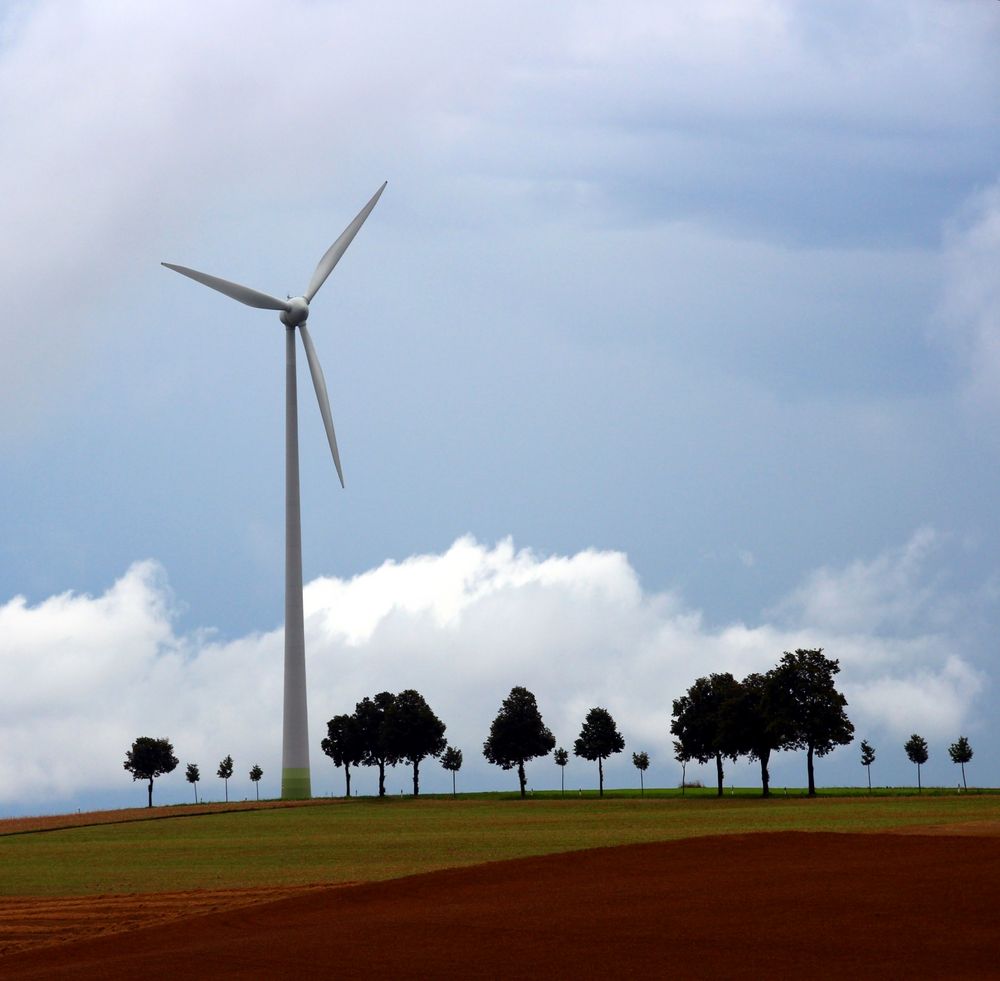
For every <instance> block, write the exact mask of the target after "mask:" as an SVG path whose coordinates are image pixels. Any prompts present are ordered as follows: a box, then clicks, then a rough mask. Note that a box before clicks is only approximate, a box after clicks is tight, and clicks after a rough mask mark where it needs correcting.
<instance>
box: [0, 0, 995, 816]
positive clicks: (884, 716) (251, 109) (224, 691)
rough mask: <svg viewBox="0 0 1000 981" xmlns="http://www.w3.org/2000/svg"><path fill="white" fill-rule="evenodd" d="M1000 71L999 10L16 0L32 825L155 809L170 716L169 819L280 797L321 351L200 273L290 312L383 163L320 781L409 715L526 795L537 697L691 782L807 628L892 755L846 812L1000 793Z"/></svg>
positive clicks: (9, 696)
mask: <svg viewBox="0 0 1000 981" xmlns="http://www.w3.org/2000/svg"><path fill="white" fill-rule="evenodd" d="M998 44H1000V5H998V4H997V3H995V2H992V0H958V2H953V3H947V4H943V3H940V2H936V0H914V2H910V3H907V4H905V5H900V4H898V3H894V2H888V0H869V2H864V3H862V2H850V0H846V2H845V0H837V2H822V0H820V2H816V0H809V2H804V0H803V2H794V0H746V2H741V3H739V4H735V3H722V2H711V0H708V2H705V3H701V4H697V5H692V4H686V3H662V2H655V3H653V2H639V0H623V2H620V3H616V4H614V5H609V4H603V3H596V2H584V0H566V2H564V3H559V4H551V5H544V6H543V7H542V8H539V6H538V5H537V4H531V3H524V2H519V0H507V2H504V3H503V4H500V3H494V2H490V0H486V2H483V3H479V4H475V5H473V6H471V7H470V6H469V5H468V4H459V3H451V2H441V3H436V4H431V5H426V4H425V5H412V4H405V3H402V2H399V0H374V2H372V0H368V2H365V3H360V2H357V0H342V2H326V0H291V2H282V3H278V2H269V0H240V2H236V0H220V2H217V3H213V4H211V5H205V4H199V3H195V2H189V0H178V2H176V3H173V4H170V5H162V4H160V5H157V4H148V3H135V4H121V3H117V2H112V0H12V2H11V0H8V2H3V0H0V147H2V152H0V291H2V295H3V297H4V307H3V311H4V312H3V315H2V317H0V344H2V349H0V350H2V353H0V488H2V493H3V496H2V504H3V506H2V508H0V814H22V813H39V812H50V811H58V810H65V809H75V808H78V807H79V808H87V807H105V806H118V805H121V804H129V803H134V804H136V805H141V804H144V803H145V799H144V788H143V786H142V785H141V784H133V783H132V782H131V781H130V779H129V775H128V774H127V773H125V772H124V771H123V769H122V761H123V759H124V754H125V751H126V749H128V747H129V746H130V744H131V741H132V740H133V739H134V738H135V737H136V736H138V735H154V736H167V737H169V738H170V739H171V740H172V742H173V744H174V747H175V750H176V752H177V755H178V756H179V758H180V760H181V766H180V767H179V768H178V770H177V771H176V772H175V773H174V774H172V775H170V776H167V777H164V778H162V779H161V780H160V781H158V786H157V790H156V792H155V800H157V801H159V802H163V803H166V802H171V801H180V800H184V799H187V797H188V795H189V793H190V787H188V786H187V785H186V784H185V782H184V777H183V769H184V764H186V763H188V762H197V763H198V764H199V765H200V767H201V770H202V775H203V784H202V792H203V793H204V794H205V795H206V796H208V797H210V798H213V797H214V798H219V797H221V795H222V786H221V781H220V780H217V779H216V778H215V777H214V772H215V769H216V767H217V765H218V761H219V760H221V759H222V758H223V757H224V756H226V755H227V754H231V755H232V756H233V758H234V760H235V762H236V771H237V776H236V777H235V778H234V780H232V781H231V782H230V795H231V796H236V797H242V796H249V795H251V794H252V789H251V784H250V781H249V779H248V777H246V776H245V774H246V773H247V772H248V771H249V769H250V767H251V766H252V765H253V764H254V763H259V764H260V765H261V767H262V768H263V770H264V778H263V780H262V782H261V791H262V793H263V794H267V795H276V794H277V793H278V792H279V774H280V731H281V719H280V701H281V699H280V689H281V678H282V667H281V657H282V654H281V651H282V617H283V593H282V590H283V569H282V562H283V552H284V549H283V534H284V518H283V489H284V484H283V479H284V478H283V463H284V452H283V440H284V429H283V426H284V419H283V405H284V402H283V399H284V394H283V385H284V338H283V336H282V335H283V329H282V328H281V325H280V323H279V322H278V320H277V315H275V314H272V313H270V312H266V311H258V310H252V309H249V308H247V307H244V306H241V305H240V304H237V303H234V302H233V301H231V300H229V299H228V298H226V297H224V296H221V295H219V294H217V293H214V292H212V291H210V290H206V289H205V288H203V287H201V286H199V285H198V284H195V283H193V282H191V281H190V280H186V279H183V278H182V277H179V276H177V275H176V274H174V273H172V272H170V271H168V270H165V269H164V268H163V267H162V266H160V262H161V261H168V262H174V263H180V264H183V265H187V266H193V267H195V268H197V269H202V270H205V271H207V272H210V273H212V274H215V275H217V276H222V277H224V278H227V279H232V280H236V281H238V282H241V283H246V284H247V285H250V286H252V287H254V288H256V289H259V290H262V291H264V292H267V293H271V294H274V295H279V296H284V295H286V294H292V295H295V294H297V293H299V292H301V291H302V290H303V289H304V288H305V286H306V283H307V282H308V281H309V277H310V275H311V273H312V270H313V268H314V266H315V264H316V262H317V261H318V259H319V257H320V256H321V255H322V254H323V252H324V251H325V250H326V248H327V247H328V246H329V244H330V243H331V242H332V241H333V240H334V239H335V238H336V236H337V235H338V234H339V233H340V231H341V230H342V229H343V227H344V226H345V225H346V224H347V223H348V221H349V220H350V219H351V218H352V217H353V216H354V215H355V214H356V212H357V211H358V210H359V209H360V207H361V206H362V205H363V204H364V202H365V201H367V200H368V198H369V197H370V196H371V195H372V193H373V192H374V191H375V190H376V189H377V188H378V187H379V185H380V184H381V183H382V182H383V181H384V180H387V181H388V188H387V190H386V192H385V194H384V195H383V196H382V198H381V200H380V202H379V204H378V206H377V208H376V209H375V211H374V212H373V213H372V215H371V217H370V218H369V219H368V221H367V223H366V224H365V226H364V228H363V229H362V231H361V233H360V234H359V235H358V237H357V238H356V239H355V241H354V243H353V244H352V246H351V248H350V249H349V251H348V252H347V254H346V256H345V257H344V259H343V260H342V261H341V263H340V264H339V265H338V267H337V269H336V270H335V271H334V273H333V275H332V276H331V277H330V279H329V280H328V281H327V283H326V284H325V286H324V287H323V289H322V291H321V292H320V294H319V295H318V296H317V297H316V299H315V300H314V301H313V303H312V306H311V314H310V319H309V326H310V331H311V333H312V336H313V340H314V342H315V345H316V348H317V351H318V354H319V357H320V360H321V362H322V364H323V368H324V371H325V374H326V380H327V387H328V389H329V392H330V399H331V403H332V407H333V415H334V419H335V422H336V426H337V435H338V442H339V444H340V452H341V457H342V460H343V464H344V473H345V478H346V489H345V490H341V488H340V486H339V482H338V481H337V478H336V473H335V471H334V468H333V465H332V461H331V460H330V457H329V452H328V450H327V447H326V442H325V436H324V434H323V429H322V421H321V419H320V415H319V412H318V410H317V408H316V404H315V400H314V398H313V395H312V392H311V387H310V384H309V379H308V373H307V372H306V371H305V370H304V365H303V364H302V363H301V362H302V359H300V365H299V368H300V371H299V391H300V395H299V398H300V403H299V416H300V456H301V479H302V527H303V563H304V577H305V582H306V586H305V608H306V646H307V670H308V678H309V713H310V719H309V721H310V740H311V744H312V747H313V752H314V756H313V760H312V769H313V788H314V792H316V793H321V794H327V793H331V794H332V793H337V794H339V793H342V792H343V779H342V774H338V773H336V772H335V771H334V770H333V767H332V764H330V762H329V760H327V759H326V758H325V757H323V756H322V754H321V753H320V751H319V742H320V739H321V738H322V736H323V735H324V733H325V723H326V720H327V719H328V718H330V717H331V716H333V715H335V714H339V713H342V712H349V711H351V710H352V709H353V706H354V704H355V703H356V702H357V701H359V700H360V699H361V698H363V697H364V696H366V695H372V694H374V693H376V692H378V691H381V690H384V689H388V690H392V691H399V690H402V689H404V688H411V687H412V688H416V689H418V690H419V691H421V692H422V693H423V694H424V695H425V697H426V698H427V700H428V702H429V703H430V704H431V706H432V708H434V709H435V711H436V712H437V714H438V715H439V716H440V717H441V718H442V720H443V721H444V722H445V723H446V724H447V726H448V730H447V738H448V739H449V742H450V743H451V744H452V745H455V746H458V747H459V748H461V749H462V750H463V752H464V759H465V763H464V766H463V769H462V771H461V772H460V773H459V775H458V784H459V787H460V788H461V789H466V790H487V789H506V788H510V789H514V788H515V787H516V775H514V774H513V773H505V772H503V771H500V770H499V769H497V768H496V767H492V766H490V765H489V764H487V763H486V762H485V760H483V758H482V755H481V746H482V741H483V740H484V739H485V737H486V735H487V733H488V730H489V724H490V721H491V720H492V718H493V716H494V715H495V714H496V711H497V710H498V708H499V705H500V703H501V701H502V700H503V698H504V697H506V695H507V694H508V692H509V691H510V689H511V688H512V687H513V686H515V685H524V686H526V687H528V688H530V689H531V690H532V691H533V692H534V693H535V694H536V696H537V698H538V702H539V707H540V709H541V712H542V715H543V717H544V718H545V721H546V723H547V724H548V725H549V726H550V728H551V729H552V730H553V732H554V734H555V736H556V738H557V740H558V742H559V744H560V745H564V746H566V747H567V748H570V749H571V748H572V743H573V740H574V739H575V737H576V736H577V735H578V733H579V729H580V726H581V724H582V722H583V718H584V716H585V715H586V712H587V711H588V709H589V708H591V707H593V706H597V705H600V706H604V707H607V708H608V709H609V710H610V711H611V712H612V714H613V716H614V717H615V719H616V720H617V722H618V725H619V728H620V729H621V731H622V734H623V735H624V737H625V740H626V750H625V752H624V753H623V754H621V755H620V756H617V757H615V758H614V759H612V760H611V761H609V762H608V764H607V766H606V773H607V782H608V785H609V786H634V785H636V784H637V783H638V780H637V774H636V771H635V770H634V768H633V767H632V765H631V754H632V752H635V751H640V750H643V751H646V752H648V753H649V755H650V759H651V764H650V770H649V772H648V773H647V775H646V782H647V784H649V785H657V786H674V785H676V784H677V782H678V780H679V778H680V772H679V767H678V765H677V764H676V763H675V761H674V760H673V759H672V750H671V740H670V736H669V724H670V712H671V702H672V700H673V699H674V698H677V697H678V696H679V695H681V694H682V693H683V692H684V691H685V690H686V688H687V687H688V686H689V685H690V684H691V683H692V682H693V681H694V680H695V679H696V678H697V677H699V676H701V675H704V674H708V673H711V672H713V671H732V672H733V673H734V674H735V675H737V676H742V675H744V674H746V673H748V672H749V671H757V670H766V669H767V668H768V667H770V666H771V665H773V664H774V663H776V662H777V660H778V659H779V658H780V656H781V653H782V652H783V651H786V650H794V649H796V648H798V647H805V648H814V647H822V648H823V649H824V651H825V652H826V653H827V655H828V656H830V657H832V658H836V659H838V660H839V663H840V667H841V673H840V675H839V676H838V682H839V684H840V687H841V689H842V691H843V692H844V694H845V695H846V697H847V699H848V703H849V706H848V714H849V716H850V717H851V719H852V721H853V722H854V724H855V727H856V732H857V737H858V741H857V742H855V744H854V745H852V746H850V747H846V748H842V749H838V750H836V751H835V752H834V753H832V754H831V755H830V756H828V757H825V758H824V759H822V760H820V761H819V763H818V766H817V780H818V782H819V783H820V785H823V784H826V785H828V786H830V785H851V784H861V783H863V782H864V780H865V773H864V770H863V768H862V767H861V765H860V751H859V748H858V742H859V741H860V739H861V738H867V739H868V740H869V741H870V742H871V743H872V744H873V745H874V746H875V749H876V753H877V758H876V763H875V764H874V765H873V767H872V777H873V780H874V781H875V782H877V783H879V784H887V785H904V784H912V783H915V774H914V772H913V770H914V768H913V766H912V765H911V764H910V763H909V762H908V761H907V759H906V757H905V754H904V752H903V749H902V745H903V743H904V742H905V740H906V739H907V738H908V737H909V735H910V734H911V733H913V732H917V733H920V734H922V735H924V736H925V738H927V740H928V743H929V746H930V760H929V762H928V763H927V764H926V766H925V767H924V768H923V777H922V779H923V782H924V783H925V784H928V783H931V784H938V785H945V786H948V785H953V784H954V783H955V782H956V781H957V780H958V778H959V774H958V771H957V767H955V766H954V765H953V764H952V763H951V762H950V760H949V759H948V754H947V746H948V745H949V744H950V743H951V742H953V741H954V740H955V739H957V738H958V736H959V735H963V734H964V735H967V736H968V737H969V739H970V741H971V743H972V746H973V749H974V750H975V757H974V759H973V761H972V763H971V764H970V765H969V766H968V767H967V771H968V776H969V780H970V782H973V783H975V784H977V785H980V786H998V785H1000V730H998V726H997V724H996V717H997V713H996V709H995V705H996V699H997V694H998V683H1000V650H998V643H997V639H996V638H997V637H998V636H1000V558H998V557H1000V523H998V522H997V520H996V505H995V500H996V494H995V489H996V487H997V486H998V483H1000V428H998V424H1000V275H998V269H1000V166H998V164H997V161H998V160H1000V98H998V93H1000V77H998V76H1000V64H998V62H997V59H996V50H997V47H998ZM804 770H805V768H804V762H803V760H802V758H801V756H800V754H794V753H782V754H779V755H778V757H777V758H776V759H775V760H774V761H773V764H772V783H773V784H774V785H775V786H778V787H781V786H801V785H802V784H803V783H804V781H805V772H804ZM699 772H701V776H702V777H703V778H704V779H705V780H706V781H707V780H710V779H711V777H712V774H711V773H710V772H709V768H705V769H704V771H699V770H698V768H697V767H696V768H695V769H694V775H695V776H697V775H698V774H699ZM690 775H691V773H690V771H689V776H690ZM566 780H567V786H572V787H578V788H580V787H582V788H590V787H594V786H596V782H597V774H596V767H595V766H594V765H593V764H589V763H586V762H585V761H582V760H578V759H575V758H572V756H571V761H570V764H569V766H568V767H567V771H566ZM756 781H757V772H756V767H755V766H753V765H751V764H748V763H747V762H746V761H741V762H740V763H739V764H737V765H736V766H734V767H731V768H730V769H729V771H728V775H727V783H728V782H733V783H735V784H736V785H753V784H754V783H755V782H756ZM528 782H529V786H533V787H537V788H542V787H554V786H558V782H559V774H558V770H557V768H556V767H555V766H554V764H553V763H552V762H551V759H549V760H539V761H536V762H534V763H532V764H530V765H529V767H528ZM450 783H451V780H450V775H449V774H447V773H445V772H444V771H443V770H442V769H441V768H440V766H439V765H438V764H436V763H435V762H433V761H428V762H426V763H425V764H424V767H423V768H422V781H421V785H422V789H424V790H425V791H444V790H446V789H450ZM354 784H355V786H356V787H357V789H358V791H359V792H361V793H372V792H374V790H375V785H376V777H375V774H374V773H373V772H372V771H371V770H368V769H362V770H361V772H360V773H358V774H357V776H356V777H355V780H354ZM388 786H389V791H390V792H391V793H397V792H399V791H400V790H405V789H407V788H408V773H407V772H406V769H405V767H400V768H397V769H396V770H395V771H393V772H392V774H391V775H390V778H389V781H388Z"/></svg>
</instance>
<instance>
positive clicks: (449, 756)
mask: <svg viewBox="0 0 1000 981" xmlns="http://www.w3.org/2000/svg"><path fill="white" fill-rule="evenodd" d="M441 766H443V767H444V768H445V769H446V770H447V771H448V772H449V773H450V774H451V795H452V797H454V796H455V794H456V793H457V791H456V790H455V774H456V773H458V771H459V770H461V769H462V751H461V750H460V749H455V747H454V746H449V747H448V748H447V749H446V750H445V751H444V752H443V753H442V754H441Z"/></svg>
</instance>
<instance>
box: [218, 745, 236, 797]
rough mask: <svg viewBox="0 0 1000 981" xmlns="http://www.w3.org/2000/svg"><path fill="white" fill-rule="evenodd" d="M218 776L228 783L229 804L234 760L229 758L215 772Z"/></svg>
mask: <svg viewBox="0 0 1000 981" xmlns="http://www.w3.org/2000/svg"><path fill="white" fill-rule="evenodd" d="M215 774H216V776H219V777H222V779H223V780H225V782H226V803H227V804H228V803H229V778H230V777H231V776H232V775H233V758H232V757H231V756H227V757H226V758H225V759H224V760H223V761H222V762H221V763H220V764H219V769H218V770H216V771H215Z"/></svg>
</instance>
